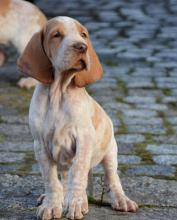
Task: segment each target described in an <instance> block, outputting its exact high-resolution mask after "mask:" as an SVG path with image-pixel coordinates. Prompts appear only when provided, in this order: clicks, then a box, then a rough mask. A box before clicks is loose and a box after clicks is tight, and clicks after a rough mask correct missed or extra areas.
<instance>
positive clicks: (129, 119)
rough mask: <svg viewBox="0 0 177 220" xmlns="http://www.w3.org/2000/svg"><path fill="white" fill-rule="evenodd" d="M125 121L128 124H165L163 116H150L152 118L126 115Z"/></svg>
mask: <svg viewBox="0 0 177 220" xmlns="http://www.w3.org/2000/svg"><path fill="white" fill-rule="evenodd" d="M123 121H124V123H125V124H126V125H127V126H128V125H145V126H146V125H161V126H162V124H163V120H162V118H159V117H150V118H138V117H124V119H123Z"/></svg>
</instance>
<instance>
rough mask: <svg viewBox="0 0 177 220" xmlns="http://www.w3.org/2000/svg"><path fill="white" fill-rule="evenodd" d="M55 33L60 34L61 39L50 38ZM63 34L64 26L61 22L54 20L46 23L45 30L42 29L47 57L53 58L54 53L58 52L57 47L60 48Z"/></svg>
mask: <svg viewBox="0 0 177 220" xmlns="http://www.w3.org/2000/svg"><path fill="white" fill-rule="evenodd" d="M56 32H59V33H60V34H61V36H62V37H61V38H60V39H59V38H56V39H54V38H52V37H53V36H54V34H55V33H56ZM64 34H65V29H64V25H63V23H62V22H59V21H56V20H55V19H52V20H50V21H48V23H47V25H46V27H45V29H44V35H45V37H44V47H45V50H46V52H47V55H48V56H49V57H50V58H51V57H52V56H54V54H55V53H56V51H57V50H58V47H59V46H60V42H59V41H61V40H62V38H63V36H64Z"/></svg>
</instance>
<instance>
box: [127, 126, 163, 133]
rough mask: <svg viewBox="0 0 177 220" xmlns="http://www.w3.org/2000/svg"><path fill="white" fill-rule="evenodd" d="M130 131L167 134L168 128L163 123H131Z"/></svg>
mask: <svg viewBox="0 0 177 220" xmlns="http://www.w3.org/2000/svg"><path fill="white" fill-rule="evenodd" d="M128 131H129V132H130V133H140V134H146V133H148V134H162V135H163V134H165V133H166V129H165V128H163V127H162V126H161V125H145V126H143V125H129V126H128Z"/></svg>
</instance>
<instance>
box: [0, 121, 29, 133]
mask: <svg viewBox="0 0 177 220" xmlns="http://www.w3.org/2000/svg"><path fill="white" fill-rule="evenodd" d="M0 133H1V134H3V135H6V136H19V135H21V136H22V135H24V136H25V135H26V136H27V135H28V136H31V133H30V131H29V126H28V125H17V124H6V123H1V126H0Z"/></svg>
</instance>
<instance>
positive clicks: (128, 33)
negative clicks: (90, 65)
mask: <svg viewBox="0 0 177 220" xmlns="http://www.w3.org/2000/svg"><path fill="white" fill-rule="evenodd" d="M31 2H33V3H35V4H36V5H37V6H38V7H39V8H40V9H41V10H42V11H43V12H44V13H45V14H46V15H47V17H48V18H51V17H55V16H59V15H65V16H71V17H73V18H75V19H78V20H79V21H80V22H81V23H82V24H84V25H85V26H86V27H87V28H88V30H89V32H90V35H91V40H92V43H93V45H94V48H95V49H96V51H97V53H98V55H99V57H100V59H101V61H102V64H103V67H104V77H103V79H102V80H101V81H100V82H98V83H96V84H93V85H91V86H89V88H88V90H89V92H90V93H91V94H92V96H93V97H94V98H95V99H96V100H97V101H98V102H99V103H100V104H101V105H102V106H103V108H104V109H105V110H106V111H107V113H108V114H109V115H110V117H111V118H112V120H113V123H114V127H115V135H116V139H117V141H118V146H119V157H118V158H119V172H120V176H121V178H122V182H123V185H124V187H125V191H126V192H127V193H128V194H129V195H130V197H131V198H132V199H134V200H136V201H137V202H138V203H139V204H140V207H141V209H140V211H139V212H138V213H137V214H135V215H128V214H124V215H123V214H121V213H119V214H118V215H119V219H120V220H122V219H129V220H131V219H134V220H135V219H140V220H146V219H147V220H149V219H154V220H157V219H164V220H166V219H173V220H174V219H176V218H177V216H176V213H177V182H176V180H177V1H176V0H117V1H113V0H112V1H110V0H98V1H95V0H75V1H74V0H68V1H65V0H52V1H51V0H50V1H49V0H36V1H31ZM6 50H7V53H9V54H10V55H11V56H10V58H9V59H8V62H7V63H6V64H5V65H4V66H3V67H1V68H0V173H1V174H0V188H1V189H2V192H1V194H0V195H1V197H0V198H2V199H3V201H0V217H2V219H11V217H12V216H14V219H34V215H35V214H34V213H35V212H34V211H35V210H34V208H33V207H34V205H35V199H36V197H37V196H38V195H39V194H40V193H42V191H43V188H42V183H41V178H40V172H39V169H38V165H37V163H36V161H35V160H34V156H33V147H32V138H31V136H30V133H29V129H28V119H27V114H28V107H29V101H30V99H31V95H32V92H33V89H31V90H26V89H20V88H18V87H17V86H16V82H17V80H18V78H19V76H20V75H19V73H18V71H17V70H16V67H15V65H16V64H15V63H16V58H17V57H18V54H17V52H16V50H15V49H12V48H11V47H10V48H9V47H7V48H6ZM93 172H94V187H93V188H94V190H93V191H94V192H93V195H92V198H91V201H92V203H96V202H95V201H99V204H100V203H101V202H103V201H104V202H105V201H107V196H106V195H105V192H104V187H103V182H102V179H103V178H102V174H103V171H102V169H101V167H97V168H95V169H94V171H93ZM12 198H13V199H12ZM8 210H10V212H8ZM7 212H8V218H4V216H7ZM19 216H20V217H19ZM23 216H25V218H23ZM106 216H111V217H112V219H117V216H116V214H115V212H113V211H111V210H110V209H108V208H105V207H103V208H100V207H98V206H94V205H92V206H91V214H90V215H89V216H88V217H87V218H86V219H107V217H106Z"/></svg>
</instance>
